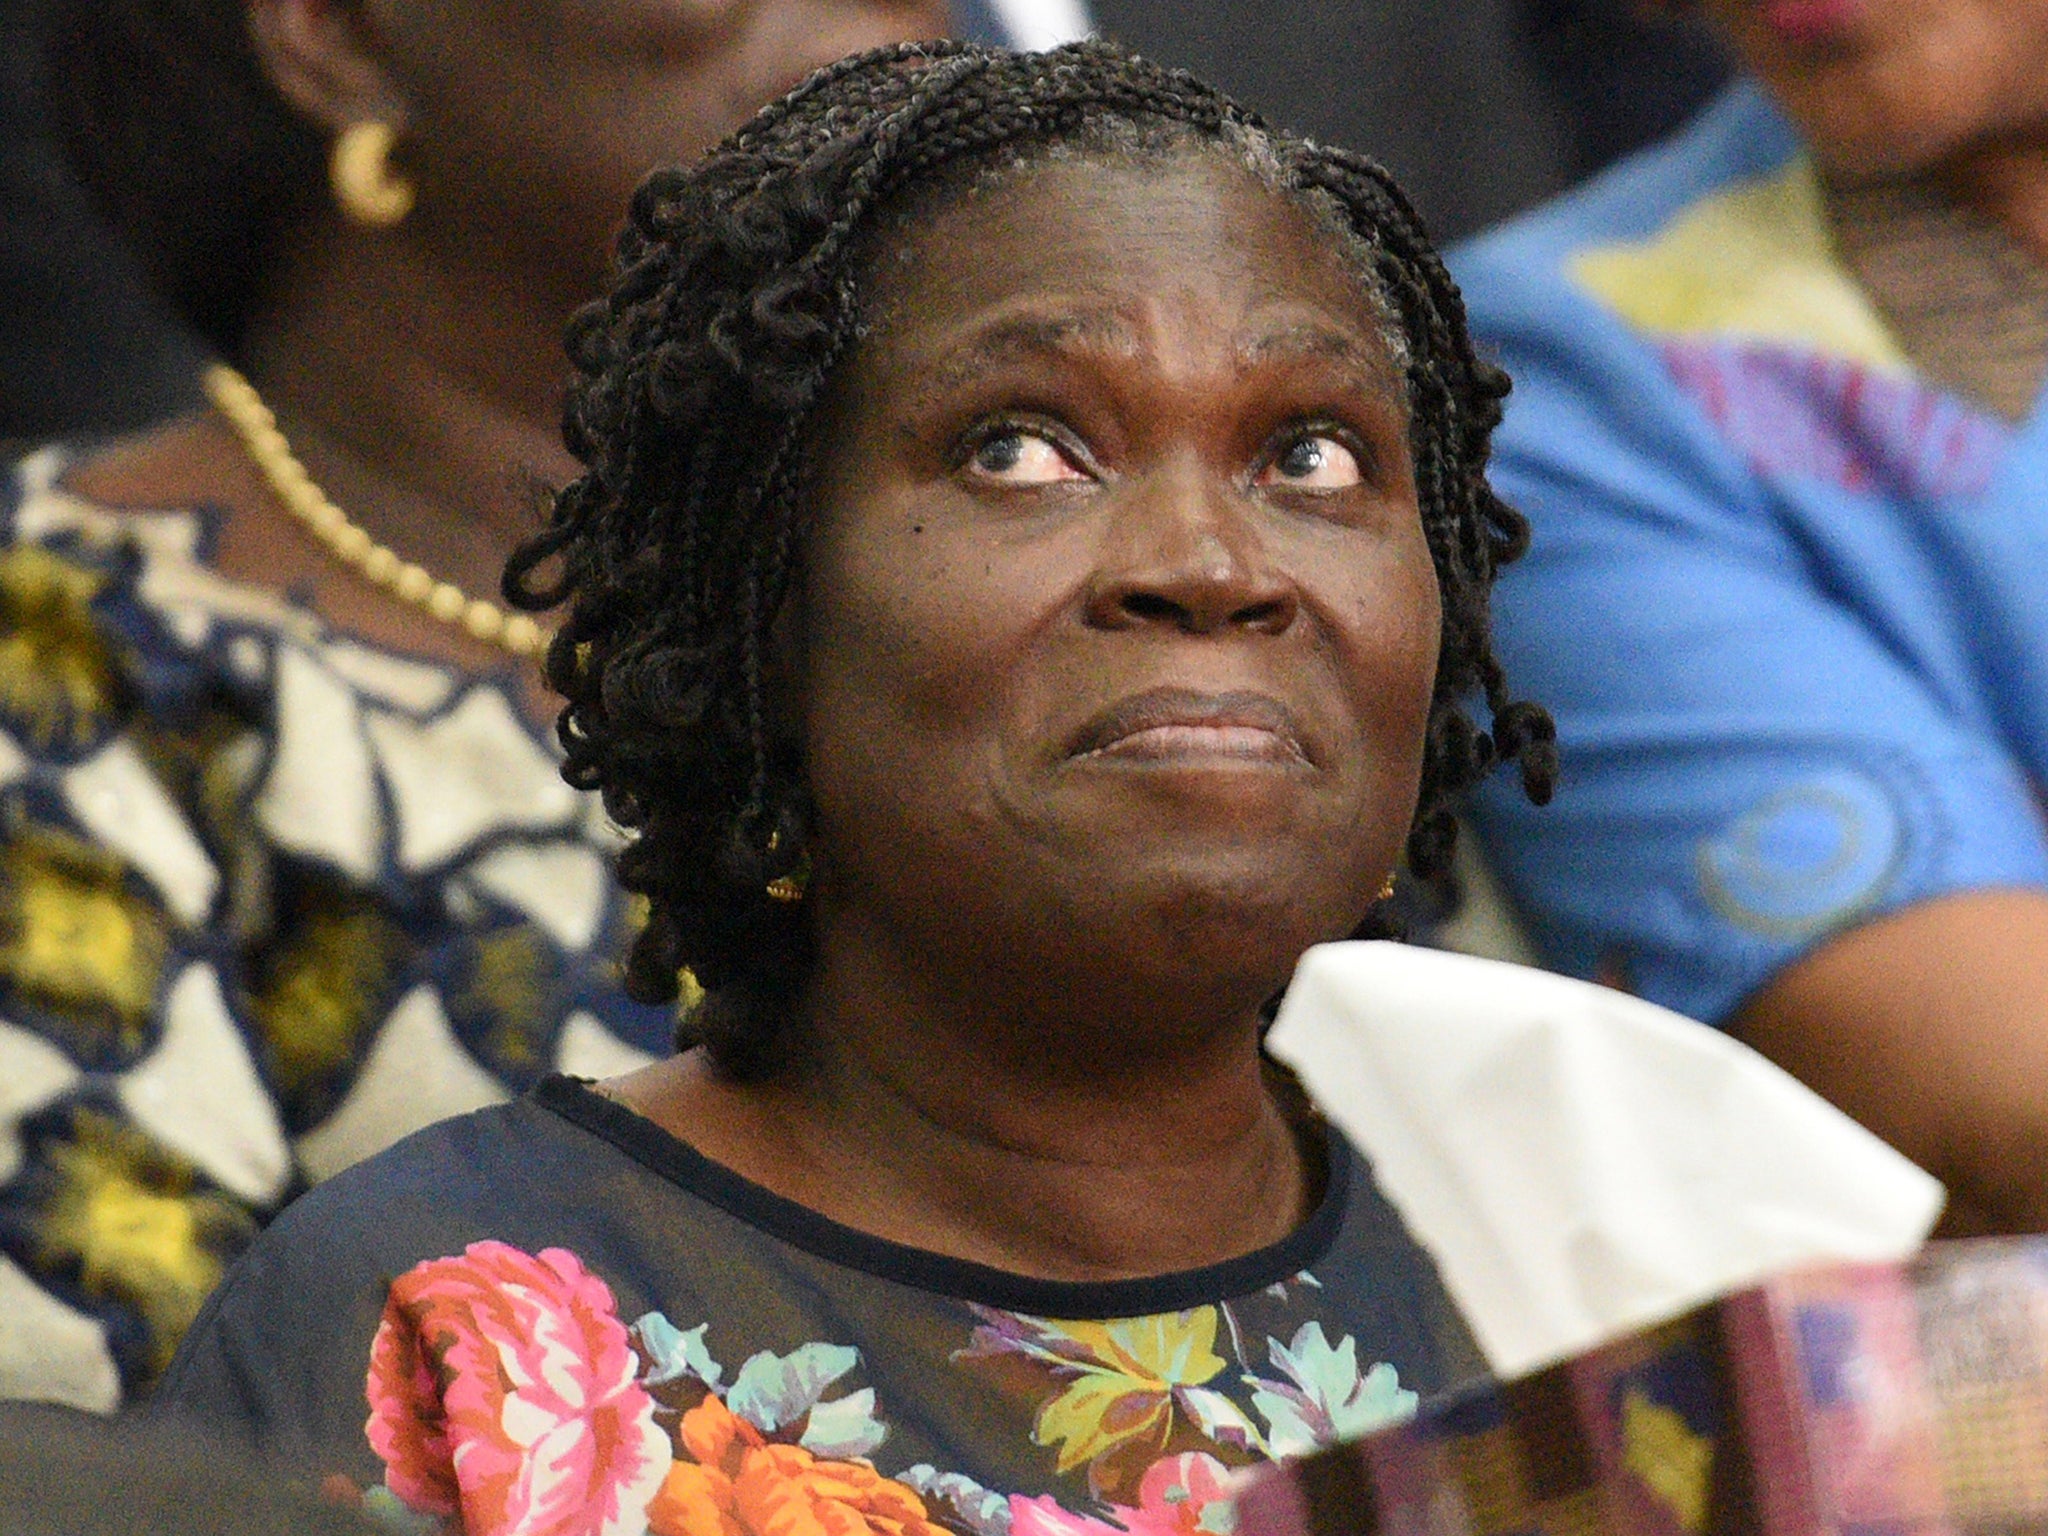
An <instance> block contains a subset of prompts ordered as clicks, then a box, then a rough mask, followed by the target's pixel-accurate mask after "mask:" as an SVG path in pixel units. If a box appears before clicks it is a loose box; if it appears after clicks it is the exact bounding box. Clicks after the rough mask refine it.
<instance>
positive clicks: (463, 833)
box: [0, 0, 946, 1410]
mask: <svg viewBox="0 0 2048 1536" xmlns="http://www.w3.org/2000/svg"><path fill="white" fill-rule="evenodd" d="M945 21H946V17H945V14H944V11H943V8H942V7H940V6H939V5H937V4H935V3H930V0H862V3H849V0H776V3H754V4H744V5H703V6H699V5H676V4H672V3H669V0H610V3H606V4H602V5H593V4H589V3H586V0H546V3H540V4H535V3H532V0H518V3H514V0H434V3H431V4H400V3H396V0H362V3H359V4H350V5H341V4H335V3H330V0H102V3H96V4H93V5H82V6H67V7H64V8H63V9H62V10H61V11H60V12H58V13H57V14H56V15H55V17H54V25H55V28H56V30H55V32H54V34H53V38H52V42H53V48H54V57H53V67H52V69H51V72H50V75H49V81H50V84H51V88H52V91H53V93H54V94H53V98H52V101H51V109H52V113H53V118H54V121H55V124H56V126H57V128H58V130H59V132H60V134H61V136H62V138H63V140H64V142H65V144H66V145H67V148H68V151H69V153H70V155H71V157H72V160H73V163H74V165H75V166H76V168H77V170H78V173H79V175H80V178H81V180H82V181H83V183H84V184H85V186H86V187H87V189H88V190H89V191H90V192H92V193H93V195H94V196H95V198H96V199H97V201H98V203H99V205H100V206H101V207H102V208H103V209H104V210H105V211H106V214H107V216H108V218H109V219H110V220H111V222H112V224H113V226H114V228H115V230H116V232H117V234H118V235H119V237H120V238H121V239H122V240H123V241H124V242H125V244H126V246H127V248H128V249H130V250H132V251H133V252H134V254H135V256H136V257H137V259H138V260H139V262H140V264H141V266H142V269H143V271H144V272H145V274H146V275H147V277H148V278H149V280H150V282H151V283H152V284H153V285H154V288H155V290H156V291H157V292H158V293H159V294H161V295H162V296H163V297H164V298H165V300H166V301H167V302H168V303H169V304H170V305H171V306H172V307H173V309H174V310H175V311H176V312H177V314H178V315H179V316H180V317H181V320H182V322H183V323H184V324H185V325H187V326H188V327H189V328H190V329H191V330H192V331H193V332H194V333H195V334H197V335H198V336H200V337H202V338H203V339H204V340H205V342H206V344H207V345H208V347H209V348H210V349H211V351H212V352H213V353H214V355H215V356H217V357H218V358H220V359H222V360H224V365H223V366H217V367H213V368H210V369H209V371H208V373H207V375H206V379H207V387H208V390H209V393H210V397H211V408H209V409H206V410H202V411H199V412H196V413H193V414H190V415H187V416H184V417H182V418H179V419H176V420H173V421H171V422H169V423H167V424H166V425H164V426H162V427H161V428H159V429H156V430H154V431H152V432H151V433H149V434H148V435H146V436H142V437H136V438H129V439H123V440H120V441H117V442H114V443H112V444H110V445H108V446H106V447H104V448H102V449H100V450H97V451H94V452H92V453H90V454H86V455H78V454H72V453H67V452H66V451H64V450H61V449H52V450H49V451H46V452H39V453H37V454H35V455H33V456H32V457H30V458H29V459H28V460H26V461H24V463H23V464H22V466H21V467H20V468H19V470H18V471H16V472H15V473H14V475H13V476H12V477H11V478H10V479H9V480H8V481H7V482H6V484H5V487H4V489H0V1020H4V1022H0V1395H7V1396H18V1397H20V1396H26V1397H40V1398H49V1399H55V1400H57V1401H61V1402H68V1403H73V1404H78V1405H81V1406H86V1407H91V1408H96V1409H102V1410H105V1409H110V1408H112V1407H114V1406H115V1405H116V1404H117V1403H118V1402H119V1401H121V1400H122V1398H123V1397H124V1396H127V1395H130V1394H133V1393H136V1392H139V1391H141V1390H143V1389H145V1388H147V1386H148V1385H149V1384H150V1383H151V1381H153V1380H154V1378H155V1377H156V1376H157V1374H158V1373H159V1372H160V1371H161V1370H162V1369H163V1367H164V1366H165V1364H167V1363H168V1361H169V1359H170V1357H171V1354H172V1351H173V1350H174V1349H175V1347H176V1344H177V1341H178V1339H179V1337H180V1335H181V1334H182V1333H183V1331H184V1329H185V1328H186V1326H187V1325H188V1324H189V1323H190V1322H191V1320H192V1318H193V1316H194V1315H195V1314H196V1313H197V1311H198V1309H199V1306H200V1304H201V1303H202V1301H203V1300H204V1299H205V1297H206V1295H207V1293H208V1292H209V1291H210V1290H211V1289H212V1287H213V1285H214V1284H215V1282H216V1281H217V1280H218V1278H219V1276H220V1275H221V1273H222V1272H223V1270H224V1268H225V1266H226V1264H227V1263H228V1261H229V1260H230V1259H231V1258H232V1257H233V1256H234V1255H235V1253H237V1252H238V1251H239V1250H240V1249H241V1248H242V1247H243V1246H245V1245H246V1244H247V1242H248V1241H249V1240H250V1238H251V1237H252V1236H253V1234H254V1232H255V1230H256V1228H257V1227H258V1226H259V1225H260V1224H261V1223H262V1222H263V1221H264V1220H265V1219H267V1217H268V1216H269V1215H270V1214H271V1213H272V1212H273V1211H275V1210H276V1209H277V1207H278V1206H279V1204H280V1203H281V1202H282V1201H284V1200H285V1199H286V1198H287V1197H289V1196H290V1195H291V1194H292V1193H293V1192H294V1191H295V1190H297V1189H299V1188H301V1187H303V1185H304V1184H306V1183H307V1182H309V1181H315V1180H318V1179H320V1178H323V1177H325V1176H326V1175H328V1174H331V1173H333V1172H334V1171H336V1170H337V1169H339V1168H342V1167H345V1166H346V1165H348V1164H349V1163H351V1162H353V1161H355V1160H356V1159H357V1158H360V1157H362V1156H365V1155H367V1154H368V1153H371V1152H374V1151H375V1150H377V1149H378V1148H380V1147H382V1146H384V1145H386V1144H388V1143H389V1142H391V1141H393V1140H395V1139H397V1138H398V1137H399V1136H402V1135H403V1134H405V1133H406V1132H408V1131H410V1130H412V1129H414V1128H415V1127H417V1126H420V1125H423V1124H425V1123H427V1122H429V1121H431V1120H435V1119H438V1118H440V1117H441V1116H444V1115H447V1114H451V1113H455V1112H458V1111H462V1110H467V1109H473V1108H475V1107H477V1106H478V1105H481V1104H488V1103H493V1102H497V1101H499V1100H501V1099H504V1098H506V1097H508V1096H509V1095H511V1094H514V1093H516V1092H518V1091H520V1090H521V1089H523V1088H525V1087H527V1086H528V1085H530V1084H532V1083H533V1082H535V1081H536V1080H538V1079H539V1078H540V1077H541V1076H542V1075H544V1074H545V1073H547V1072H549V1071H552V1070H554V1069H557V1068H561V1069H565V1070H569V1071H577V1072H584V1073H595V1074H603V1073H607V1072H611V1071H615V1070H618V1069H619V1068H620V1067H622V1066H624V1065H626V1064H628V1063H631V1062H635V1061H644V1060H647V1059H648V1058H649V1057H650V1056H652V1055H654V1054H657V1053H659V1052H661V1051H664V1050H666V1049H667V1046H668V1041H669V1038H670V1035H671V1033H672V1028H673V1019H672V1016H671V1014H670V1011H669V1010H667V1009H662V1008H647V1007H641V1006H638V1005H635V1004H632V1003H630V1002H629V1001H628V1000H627V999H626V998H625V996H624V995H623V993H622V991H621V989H620V986H619V964H620V958H619V957H620V956H621V955H622V954H623V953H624V950H625V946H626V944H627V943H628V941H629V939H630V936H631V934H632V932H633V931H634V928H635V924H636V919H635V916H634V913H633V911H632V909H631V905H630V903H629V902H628V900H627V898H626V897H625V896H624V895H623V894H622V893H621V892H620V891H619V889H618V887H617V885H616V882H615V879H614V875H613V872H612V869H611V865H610V862H609V860H610V854H611V851H612V849H613V847H614V846H615V833H614V831H613V830H612V829H611V828H610V826H609V825H608V823H607V822H606V821H605V818H604V817H603V815H602V813H601V810H600V808H599V806H598V805H597V802H596V801H595V799H594V798H591V797H586V796H582V795H579V794H577V793H575V792H574V791H573V790H571V789H570V788H569V787H568V786H567V785H566V784H564V783H563V782H562V781H561V778H560V776H559V775H558V773H557V771H556V763H557V753H556V750H555V748H554V746H553V744H552V743H551V742H550V741H549V740H548V737H547V734H546V732H545V729H544V726H543V721H544V719H545V716H546V709H545V706H543V705H542V704H541V703H540V702H539V698H538V695H539V688H538V683H537V681H536V680H535V677H534V665H533V657H534V655H535V653H536V652H537V651H538V650H539V649H540V648H541V646H542V644H543V642H544V639H545V634H544V631H542V630H541V629H540V628H539V627H538V626H536V625H535V624H534V623H533V622H532V621H531V620H528V619H525V618H523V617H515V616H512V615H509V614H508V613H507V612H506V611H505V610H504V609H503V608H501V607H500V606H499V605H498V604H497V603H496V602H494V601H492V599H491V595H490V593H491V587H492V583H493V582H494V580H495V573H496V572H497V571H498V570H499V569H500V568H501V567H502V565H503V561H504V557H505V555H506V553H507V552H508V551H509V550H510V549H511V548H512V547H513V545H514V544H515V543H517V542H518V540H519V539H520V538H521V537H522V536H523V535H525V534H526V533H528V532H530V531H531V530H532V528H533V527H534V525H535V522H536V519H537V518H538V517H539V515H540V512H539V503H540V500H541V499H542V489H541V488H543V487H547V486H552V485H558V484H560V483H561V482H562V481H564V480H565V479H566V478H568V476H569V474H570V473H571V472H572V470H573V461H572V460H571V459H570V458H569V457H568V455H567V454H566V453H565V452H564V450H563V448H562V444H561V436H560V420H561V397H562V386H563V382H564V379H565V378H566V375H567V365H566V362H565V360H564V358H563V354H562V349H561V348H562V343H561V336H562V330H563V326H564V325H565V323H566V322H567V320H568V318H569V316H570V314H571V313H572V311H574V310H575V309H576V307H577V306H578V305H579V304H581V303H583V302H585V301H586V300H588V299H589V298H590V297H592V296H593V295H595V294H596V293H597V292H598V291H599V290H600V289H601V287H602V283H603V278H604V274H605V272H606V270H607V267H608V261H609V252H610V248H611V244H612V241H613V238H614V232H615V229H616V227H617V223H618V219H619V212H620V210H621V209H622V208H624V206H625V203H626V199H627V195H628V193H629V192H630V191H631V189H632V187H633V186H634V185H635V183H636V182H637V181H638V180H639V179H640V178H641V177H642V176H643V175H644V174H645V172H646V171H647V170H648V169H649V168H650V167H652V166H654V165H656V164H662V163H668V162H671V161H673V160H674V159H676V158H677V157H678V156H688V155H691V154H693V153H695V152H697V151H698V150H700V149H702V148H703V147H704V146H706V145H708V144H710V143H712V142H714V141H715V140H716V139H717V138H719V137H720V136H721V135H722V134H724V133H725V132H726V131H727V130H728V129H730V128H731V127H732V126H733V125H734V124H735V123H737V122H739V121H740V120H742V119H743V118H744V117H745V116H746V114H747V113H749V112H750V111H752V110H753V109H754V108H755V107H756V106H758V105H759V104H760V103H762V102H764V101H767V100H769V99H771V98H773V97H775V96H776V95H778V94H780V93H781V92H783V91H785V90H787V89H788V88H789V87H790V86H792V85H793V84H795V83H796V82H797V81H799V80H801V79H802V78H803V77H804V75H805V74H806V73H807V72H808V71H809V70H810V69H812V68H813V67H814V66H816V65H817V64H819V63H821V62H823V61H824V60H827V59H830V58H835V57H838V56H839V55H841V54H843V53H845V52H846V51H848V50H849V49H853V48H858V47H863V46H868V45H871V44H879V43H884V42H891V41H896V40H901V39H906V38H917V37H925V36H930V35H932V34H935V33H938V32H940V31H941V30H943V28H944V25H945ZM226 365H231V366H226Z"/></svg>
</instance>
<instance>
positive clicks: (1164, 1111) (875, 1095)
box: [772, 958, 1305, 1279]
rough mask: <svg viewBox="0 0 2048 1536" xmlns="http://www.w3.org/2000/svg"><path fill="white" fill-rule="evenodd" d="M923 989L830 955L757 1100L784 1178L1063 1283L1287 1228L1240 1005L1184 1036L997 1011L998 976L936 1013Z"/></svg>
mask: <svg viewBox="0 0 2048 1536" xmlns="http://www.w3.org/2000/svg"><path fill="white" fill-rule="evenodd" d="M928 976H929V973H928V972H925V973H920V972H917V971H898V972H896V973H895V979H897V980H898V981H899V984H896V985H891V980H892V978H891V977H890V976H889V975H888V974H886V973H881V972H877V971H874V970H867V969H864V968H863V969H862V971H861V974H859V975H855V974H854V969H853V968H850V967H849V968H839V967H835V966H834V965H832V964H831V962H830V960H829V958H828V959H827V961H826V963H825V964H823V965H822V966H821V968H820V972H819V975H818V978H817V981H816V984H815V985H814V987H813V989H812V991H811V993H810V997H809V1006H808V1007H807V1009H806V1014H807V1016H808V1018H809V1019H810V1020H811V1021H812V1027H811V1031H810V1047H809V1055H808V1057H807V1060H806V1063H805V1065H804V1067H803V1068H802V1069H801V1070H800V1071H799V1072H797V1073H795V1074H794V1075H793V1080H792V1081H791V1082H790V1083H789V1084H788V1085H787V1086H786V1087H784V1088H781V1089H778V1090H776V1091H775V1093H774V1094H773V1096H772V1097H773V1098H774V1101H775V1103H774V1110H773V1113H774V1116H775V1118H776V1120H777V1121H778V1122H779V1125H780V1130H781V1132H782V1134H783V1136H784V1137H785V1138H786V1140H787V1143H788V1145H789V1146H790V1148H791V1149H792V1151H793V1152H794V1153H795V1155H796V1157H797V1159H799V1160H800V1162H801V1163H802V1164H803V1165H804V1166H805V1167H806V1168H807V1169H808V1170H811V1173H810V1175H809V1176H807V1177H806V1178H805V1179H804V1182H805V1183H806V1184H811V1187H812V1188H813V1189H815V1188H816V1187H817V1186H816V1184H815V1183H813V1182H812V1181H813V1180H814V1179H816V1178H818V1177H820V1176H822V1177H823V1178H825V1179H829V1180H830V1183H831V1186H832V1187H833V1189H834V1198H836V1199H838V1200H840V1201H841V1202H842V1210H841V1212H840V1213H839V1214H840V1216H841V1219H844V1220H849V1222H850V1224H852V1225H856V1226H865V1227H867V1228H869V1229H870V1230H884V1229H886V1228H889V1227H895V1228H899V1229H901V1230H902V1231H903V1232H904V1233H906V1234H907V1235H908V1236H909V1238H910V1240H911V1241H914V1242H917V1243H918V1244H919V1245H920V1246H926V1247H931V1246H938V1247H941V1248H942V1249H945V1250H948V1251H951V1252H953V1253H955V1254H956V1255H958V1256H961V1257H968V1258H974V1259H977V1260H979V1261H981V1262H985V1263H992V1264H995V1265H996V1266H997V1267H1000V1268H1004V1269H1008V1270H1011V1271H1013V1272H1018V1273H1031V1274H1039V1275H1044V1276H1048V1277H1052V1278H1064V1279H1111V1278H1123V1277H1129V1276H1139V1275H1151V1274H1160V1273H1166V1272H1171V1271H1173V1270H1178V1269H1187V1268H1195V1267H1199V1266H1202V1265H1205V1264H1210V1263H1216V1262H1220V1261H1222V1260H1224V1259H1227V1258H1232V1257H1236V1256H1238V1255H1240V1254H1243V1253H1247V1252H1251V1251H1253V1250H1255V1249H1257V1248H1260V1247H1262V1246H1265V1245H1267V1244H1269V1243H1272V1242H1275V1241H1277V1240H1279V1239H1280V1238H1281V1237H1283V1236H1285V1235H1286V1234H1287V1233H1288V1232H1290V1231H1292V1230H1293V1228H1294V1227H1295V1226H1296V1225H1297V1224H1298V1223H1299V1221H1300V1219H1301V1216H1302V1214H1303V1206H1304V1204H1305V1201H1304V1198H1303V1184H1304V1169H1303V1162H1302V1158H1301V1155H1300V1150H1299V1148H1298V1146H1297V1143H1296V1139H1295V1135H1294V1129H1293V1127H1292V1126H1291V1125H1289V1123H1288V1122H1287V1119H1286V1116H1285V1115H1284V1113H1283V1112H1282V1110H1281V1109H1280V1107H1279V1106H1278V1104H1277V1103H1276V1102H1275V1099H1274V1096H1273V1095H1272V1093H1271V1092H1270V1091H1269V1089H1268V1087H1267V1085H1266V1082H1265V1080H1264V1074H1263V1072H1262V1070H1261V1066H1260V1060H1259V1053H1258V1017H1257V1012H1256V1008H1255V1007H1246V1008H1244V1009H1241V1010H1238V1011H1236V1012H1235V1013H1233V1014H1232V1015H1231V1016H1230V1017H1228V1018H1226V1019H1221V1020H1220V1021H1218V1022H1216V1023H1215V1024H1214V1025H1213V1026H1212V1027H1202V1026H1199V1025H1191V1024H1190V1022H1189V1021H1188V1020H1185V1019H1147V1018H1145V1017H1142V1016H1140V1015H1139V1014H1138V1013H1136V1012H1135V1010H1133V1009H1132V1008H1131V1007H1129V1006H1128V996H1127V995H1126V997H1125V998H1124V999H1118V998H1116V997H1113V996H1112V995H1111V992H1112V991H1113V989H1110V988H1088V987H1069V988H1064V989H1060V990H1061V991H1062V992H1063V993H1064V999H1063V1003H1064V1006H1062V1007H1050V1008H1048V1007H1046V1006H1043V1003H1042V999H1043V997H1044V993H1043V992H1040V993H1039V994H1038V997H1039V999H1040V1000H1041V1001H1040V1002H1039V1003H1036V1004H1034V1003H1032V1002H1026V1003H1025V1004H1023V1005H1022V1006H1017V998H1018V991H1017V990H1016V989H1011V988H1007V987H1004V986H1003V985H1002V984H1001V981H1000V979H999V978H995V977H990V976H986V975H984V976H982V977H981V978H979V980H980V982H981V985H978V986H973V987H962V988H958V989H950V990H951V994H952V995H949V996H940V995H938V992H937V991H936V989H934V988H933V987H932V986H931V983H930V982H929V981H928V980H926V979H925V978H926V977H928ZM913 978H915V979H913ZM1077 996H1078V997H1079V998H1080V999H1081V1000H1082V1008H1083V1009H1086V1008H1088V1007H1090V1006H1091V1005H1092V1006H1093V1007H1094V1008H1096V1009H1099V1010H1100V1011H1099V1012H1093V1013H1090V1012H1080V1011H1075V1010H1074V1008H1073V1001H1072V1000H1073V999H1074V998H1075V997H1077ZM991 997H999V998H1001V1002H999V1003H998V1005H997V1006H993V1007H992V1006H989V1002H988V999H990V998H991Z"/></svg>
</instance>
